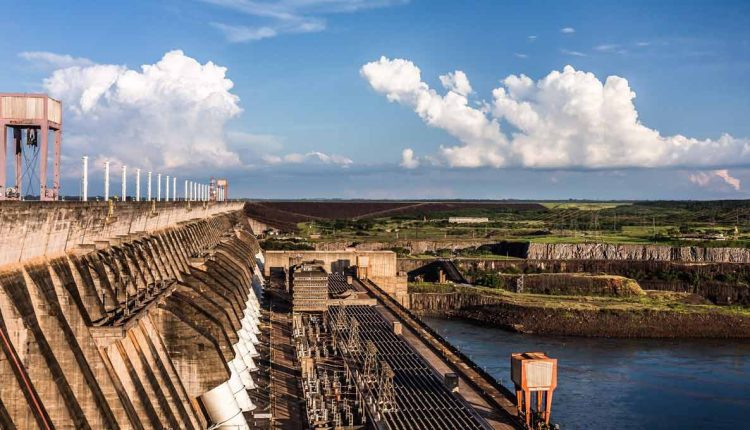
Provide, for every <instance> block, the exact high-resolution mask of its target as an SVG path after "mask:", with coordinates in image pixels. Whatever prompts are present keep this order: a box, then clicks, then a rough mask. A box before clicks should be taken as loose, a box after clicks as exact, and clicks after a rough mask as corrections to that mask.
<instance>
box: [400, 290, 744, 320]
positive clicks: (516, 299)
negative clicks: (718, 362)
mask: <svg viewBox="0 0 750 430" xmlns="http://www.w3.org/2000/svg"><path fill="white" fill-rule="evenodd" d="M408 288H409V293H464V294H482V295H490V296H494V297H498V298H500V299H501V300H503V301H505V302H507V303H512V304H518V305H523V306H536V307H546V308H563V309H570V310H600V311H601V310H608V309H611V310H627V311H634V312H638V311H645V310H650V311H670V312H691V313H708V312H718V313H726V314H730V315H738V316H742V317H746V318H750V308H744V307H740V306H717V305H713V304H695V303H694V300H695V297H694V296H693V295H691V294H689V293H677V292H673V291H647V292H646V294H644V295H642V296H632V297H598V296H597V297H594V296H551V295H544V294H525V293H513V292H510V291H506V290H502V289H498V288H486V287H477V286H471V287H467V286H461V285H453V284H433V283H428V282H410V283H409V287H408Z"/></svg>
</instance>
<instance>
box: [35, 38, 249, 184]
mask: <svg viewBox="0 0 750 430" xmlns="http://www.w3.org/2000/svg"><path fill="white" fill-rule="evenodd" d="M226 71H227V69H226V68H224V67H221V66H218V65H216V64H214V63H212V62H210V61H209V62H207V63H205V64H201V63H199V62H198V61H196V60H195V59H193V58H191V57H189V56H186V55H185V54H184V53H183V52H182V51H170V52H167V53H166V54H164V56H163V57H162V58H161V60H159V61H158V62H156V63H155V64H149V65H144V66H141V68H140V69H136V70H133V69H129V68H127V67H125V66H120V65H110V64H95V65H88V66H85V65H84V66H80V65H76V66H72V67H67V68H63V69H59V70H56V71H54V72H53V73H52V75H51V76H49V77H48V78H47V79H45V80H44V87H45V89H46V90H47V91H48V92H49V94H50V95H51V96H52V97H55V98H60V99H62V100H63V103H64V106H65V108H66V112H65V115H66V116H65V128H66V135H65V145H66V146H67V147H68V148H75V149H77V150H78V151H79V153H80V154H92V155H93V154H101V156H102V157H105V158H108V159H112V160H116V161H119V162H122V163H125V164H128V165H131V166H139V167H142V168H150V169H168V170H169V169H172V170H174V169H177V168H194V167H198V166H222V167H227V166H236V165H239V164H240V160H239V157H238V155H237V154H236V153H235V152H232V151H231V150H229V149H228V147H227V144H226V141H225V133H224V126H225V124H226V122H227V121H229V120H230V119H232V118H234V117H236V116H237V115H238V114H239V113H240V112H241V111H242V110H241V109H240V107H239V98H238V97H237V96H236V95H234V94H232V93H231V89H232V86H233V84H232V81H231V80H229V79H228V78H227V77H226Z"/></svg>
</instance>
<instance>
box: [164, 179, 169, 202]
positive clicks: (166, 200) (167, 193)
mask: <svg viewBox="0 0 750 430" xmlns="http://www.w3.org/2000/svg"><path fill="white" fill-rule="evenodd" d="M164 187H165V190H164V191H165V192H164V197H165V198H164V201H165V202H168V201H169V175H167V182H166V183H165V185H164Z"/></svg>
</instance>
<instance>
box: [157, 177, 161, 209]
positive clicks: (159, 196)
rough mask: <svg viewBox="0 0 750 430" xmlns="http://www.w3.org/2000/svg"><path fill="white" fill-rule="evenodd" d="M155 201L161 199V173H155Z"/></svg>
mask: <svg viewBox="0 0 750 430" xmlns="http://www.w3.org/2000/svg"><path fill="white" fill-rule="evenodd" d="M156 201H157V202H160V201H161V173H157V174H156Z"/></svg>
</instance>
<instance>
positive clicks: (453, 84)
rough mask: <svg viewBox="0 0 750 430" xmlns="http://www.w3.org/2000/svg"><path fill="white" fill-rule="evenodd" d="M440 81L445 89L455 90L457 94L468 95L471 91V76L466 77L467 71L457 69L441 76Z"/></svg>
mask: <svg viewBox="0 0 750 430" xmlns="http://www.w3.org/2000/svg"><path fill="white" fill-rule="evenodd" d="M440 83H442V84H443V86H444V87H445V89H447V90H449V91H453V92H455V93H456V94H461V95H462V96H466V95H468V94H469V93H471V84H470V83H469V78H467V77H466V73H464V72H462V71H460V70H456V71H455V72H453V73H448V74H447V75H441V76H440Z"/></svg>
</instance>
